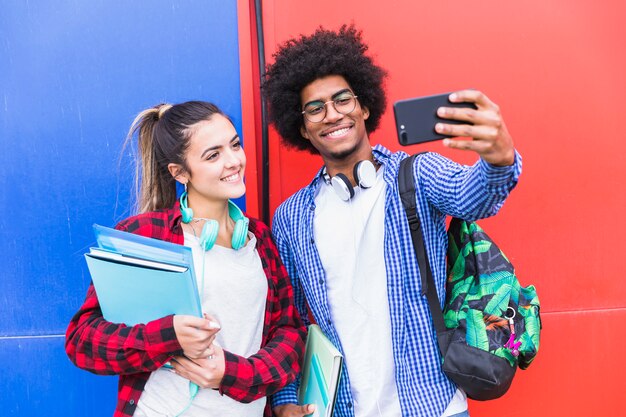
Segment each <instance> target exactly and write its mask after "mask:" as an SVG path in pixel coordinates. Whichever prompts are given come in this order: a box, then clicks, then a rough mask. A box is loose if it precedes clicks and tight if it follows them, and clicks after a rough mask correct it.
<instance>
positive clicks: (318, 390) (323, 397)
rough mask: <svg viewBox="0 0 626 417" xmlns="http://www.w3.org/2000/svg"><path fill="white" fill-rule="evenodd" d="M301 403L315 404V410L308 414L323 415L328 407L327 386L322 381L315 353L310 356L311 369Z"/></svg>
mask: <svg viewBox="0 0 626 417" xmlns="http://www.w3.org/2000/svg"><path fill="white" fill-rule="evenodd" d="M302 403H303V404H315V412H314V413H313V414H310V416H312V417H323V416H325V415H326V408H327V407H328V388H327V387H326V382H325V381H324V374H323V371H322V368H321V366H320V361H319V359H318V357H317V355H315V354H314V355H313V356H312V357H311V370H310V372H309V380H308V381H307V389H306V392H305V393H304V398H303V399H302Z"/></svg>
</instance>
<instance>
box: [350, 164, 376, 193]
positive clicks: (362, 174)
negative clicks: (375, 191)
mask: <svg viewBox="0 0 626 417" xmlns="http://www.w3.org/2000/svg"><path fill="white" fill-rule="evenodd" d="M352 174H353V175H354V180H355V181H356V183H357V184H359V187H361V188H370V187H372V186H373V185H374V184H375V183H376V167H375V166H374V164H372V162H371V161H368V160H367V159H364V160H363V161H359V162H357V163H356V165H354V169H353V171H352Z"/></svg>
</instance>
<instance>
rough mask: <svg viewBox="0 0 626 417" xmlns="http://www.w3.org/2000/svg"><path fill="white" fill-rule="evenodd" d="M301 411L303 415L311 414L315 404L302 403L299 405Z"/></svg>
mask: <svg viewBox="0 0 626 417" xmlns="http://www.w3.org/2000/svg"><path fill="white" fill-rule="evenodd" d="M301 411H302V414H303V415H307V414H311V413H314V412H315V404H304V405H303V406H302V407H301Z"/></svg>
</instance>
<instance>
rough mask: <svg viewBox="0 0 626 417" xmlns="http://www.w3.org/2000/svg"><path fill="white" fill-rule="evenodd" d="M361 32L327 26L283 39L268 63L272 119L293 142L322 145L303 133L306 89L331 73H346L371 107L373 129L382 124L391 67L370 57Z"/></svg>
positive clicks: (309, 147) (361, 99)
mask: <svg viewBox="0 0 626 417" xmlns="http://www.w3.org/2000/svg"><path fill="white" fill-rule="evenodd" d="M367 49H368V46H367V45H366V44H365V43H364V42H363V40H362V38H361V31H359V30H357V29H356V28H355V27H354V26H353V25H350V26H347V25H343V26H342V27H341V28H340V29H339V30H338V31H337V32H335V31H331V30H326V29H324V28H322V27H321V26H320V27H319V28H318V29H317V30H316V31H315V33H313V34H312V35H309V36H305V35H300V37H299V38H295V39H291V40H288V41H287V42H285V43H284V44H282V45H281V46H280V47H279V49H278V52H276V53H275V54H274V58H275V61H274V63H273V64H271V65H268V67H267V71H266V74H265V79H264V82H263V86H262V88H263V92H264V94H265V98H266V100H267V103H268V106H269V121H270V123H273V124H274V126H275V128H276V130H277V131H278V133H279V134H280V136H281V137H282V139H283V142H284V143H285V144H286V145H287V146H290V147H293V148H296V149H300V150H308V151H309V152H311V153H313V154H317V153H318V152H317V150H316V149H315V148H314V147H313V145H311V142H310V141H308V140H306V139H305V138H303V137H302V135H301V134H300V128H301V127H302V126H303V123H304V120H303V117H302V113H301V112H302V109H301V104H300V92H301V91H302V90H303V89H304V88H305V87H306V86H307V85H309V84H310V83H312V82H313V81H315V80H317V79H319V78H323V77H326V76H329V75H340V76H343V77H344V78H345V79H346V81H347V82H348V84H349V85H350V87H351V88H352V91H353V92H354V93H355V94H356V95H357V96H358V97H359V99H358V100H359V102H360V104H361V106H364V107H367V109H368V110H369V112H370V115H369V118H368V119H367V120H366V121H365V128H366V130H367V132H368V133H371V132H373V131H374V130H376V128H377V127H378V124H379V122H380V118H381V116H382V114H383V113H384V111H385V107H386V104H387V98H386V96H385V91H384V88H383V81H384V79H385V77H386V75H387V72H386V71H385V70H384V69H383V68H381V67H379V66H378V65H376V64H374V62H373V60H372V58H371V57H369V56H367V55H366V54H365V53H366V52H367Z"/></svg>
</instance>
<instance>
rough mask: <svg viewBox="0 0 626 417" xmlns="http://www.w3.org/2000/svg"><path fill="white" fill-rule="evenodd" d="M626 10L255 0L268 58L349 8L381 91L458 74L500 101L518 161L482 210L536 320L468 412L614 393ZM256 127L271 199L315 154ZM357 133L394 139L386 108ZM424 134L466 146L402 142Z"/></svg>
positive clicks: (515, 409) (414, 88) (581, 407)
mask: <svg viewBox="0 0 626 417" xmlns="http://www.w3.org/2000/svg"><path fill="white" fill-rule="evenodd" d="M239 3H240V4H242V3H245V2H244V1H243V0H240V1H239ZM624 17H626V2H624V1H623V0H606V1H603V2H589V1H583V0H561V1H550V2H546V1H538V0H530V1H526V2H503V1H479V2H463V1H452V0H444V1H439V2H425V1H415V0H406V1H394V2H390V1H388V2H379V1H373V0H370V1H365V0H358V1H355V0H353V1H337V0H318V1H315V2H303V1H288V0H282V1H271V0H266V1H264V2H263V18H264V26H265V42H266V52H267V59H268V60H271V55H272V53H273V52H274V51H275V46H276V44H277V43H280V42H283V41H284V40H286V39H288V38H290V37H292V36H296V35H298V34H300V33H307V34H308V33H311V32H312V31H313V30H314V29H315V28H316V27H317V26H319V25H323V26H325V27H327V28H337V27H339V26H340V25H341V24H342V23H350V22H354V23H355V24H356V25H357V26H358V27H360V28H362V29H363V34H364V37H365V39H366V41H367V42H368V43H369V45H370V51H371V53H372V54H373V55H374V56H375V58H376V60H377V61H378V62H379V63H380V64H381V65H383V66H384V67H385V68H387V70H388V71H389V75H390V76H389V80H388V85H387V87H388V93H389V102H390V104H391V103H393V101H395V100H398V99H402V98H408V97H413V96H418V95H429V94H434V93H440V92H446V91H451V90H455V89H461V88H465V87H472V88H477V89H480V90H482V91H484V92H485V93H486V94H487V95H488V96H489V97H490V98H491V99H492V100H493V101H495V102H496V103H498V104H499V105H500V107H501V110H502V113H503V115H504V117H505V121H506V123H507V126H508V128H509V131H510V132H511V134H512V135H513V137H514V140H515V144H516V147H517V149H518V150H519V151H520V153H521V154H522V155H523V158H524V170H523V174H522V177H521V181H520V184H519V185H518V187H517V188H516V190H515V191H514V192H513V193H512V195H511V197H510V198H509V200H508V201H507V203H506V204H505V206H504V208H503V209H502V211H501V212H500V214H499V215H498V216H497V217H495V218H493V219H489V220H486V221H483V222H482V223H481V224H482V225H483V227H484V228H485V229H486V230H487V231H488V233H489V234H490V235H491V236H492V237H493V238H494V239H495V240H496V241H497V242H498V244H499V245H500V247H501V248H502V249H504V251H505V253H507V255H508V256H509V257H510V258H511V259H512V261H513V262H514V264H515V266H516V268H517V271H518V273H519V276H520V277H521V279H522V282H523V283H524V284H530V283H532V284H535V285H536V286H537V288H538V292H539V295H540V299H541V303H542V319H543V324H544V329H543V333H542V340H541V348H540V352H539V355H538V357H537V359H536V361H535V363H534V364H533V365H532V366H531V368H530V369H529V370H527V371H519V372H518V376H517V377H516V380H515V381H514V383H513V387H512V389H511V390H510V391H509V393H507V395H506V396H505V397H503V398H502V399H499V400H495V401H491V402H487V403H477V402H472V403H471V405H470V411H471V412H472V415H473V416H474V417H475V416H487V415H504V414H506V415H507V416H510V417H513V416H526V415H535V416H565V415H568V416H569V415H571V416H600V415H619V414H620V413H621V409H622V408H623V406H622V405H621V401H620V395H623V394H625V393H626V384H624V383H623V382H622V376H623V375H626V364H625V361H624V360H623V359H622V357H623V355H622V353H623V351H622V346H624V345H625V344H626V336H625V335H624V334H625V333H624V330H622V328H623V327H622V326H623V324H624V323H626V290H625V285H624V284H623V283H622V282H621V281H622V272H621V271H622V270H623V268H622V262H621V256H625V255H624V254H623V252H624V249H626V245H624V243H623V242H624V236H623V235H624V229H623V227H622V221H621V220H620V218H621V215H622V213H623V211H624V208H625V207H626V204H625V202H626V197H625V193H624V191H623V188H624V187H623V184H624V176H625V174H626V168H624V163H625V162H626V157H625V156H624V154H625V151H626V135H625V134H624V129H623V128H622V127H623V123H622V121H623V120H624V119H625V117H624V112H625V110H626V106H625V105H624V101H625V97H626V76H625V74H626V52H625V51H626V46H625V40H626V25H624V23H623V20H624ZM246 105H248V106H252V102H251V101H248V102H247V104H246V102H245V100H244V106H246ZM244 122H245V121H244ZM248 123H249V124H252V123H253V119H252V118H249V119H248ZM270 140H271V143H272V146H271V157H270V164H271V165H270V166H271V196H270V198H271V209H272V211H273V210H274V209H275V208H276V206H277V205H278V204H279V203H280V202H281V201H283V200H284V199H285V198H286V197H288V196H289V195H291V194H292V193H293V192H294V191H296V190H297V189H298V188H300V187H302V186H303V185H305V184H306V183H308V182H309V181H310V179H311V177H312V175H313V174H314V172H315V171H316V169H317V168H318V167H319V165H320V160H319V159H318V158H316V157H311V156H310V155H308V154H302V153H296V152H292V151H287V150H285V149H282V148H280V147H279V146H278V139H277V136H276V134H275V133H273V132H272V135H271V137H270ZM371 140H372V143H382V144H384V145H386V146H388V147H390V148H392V149H400V146H399V145H398V144H397V140H396V136H395V132H394V130H393V114H392V111H391V107H389V108H388V111H387V113H386V115H385V116H384V119H383V121H382V127H381V128H380V129H379V130H378V131H377V132H375V133H374V134H373V135H372V136H371ZM425 149H428V150H434V151H437V152H440V153H442V154H444V155H446V156H448V157H450V158H452V159H455V160H457V161H460V162H464V163H472V162H473V161H474V160H475V157H474V155H472V154H465V153H461V152H460V151H449V150H447V149H444V148H443V146H442V145H441V144H440V143H432V144H429V145H423V146H417V147H410V148H405V150H406V151H407V152H409V153H413V152H417V151H421V150H425Z"/></svg>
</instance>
